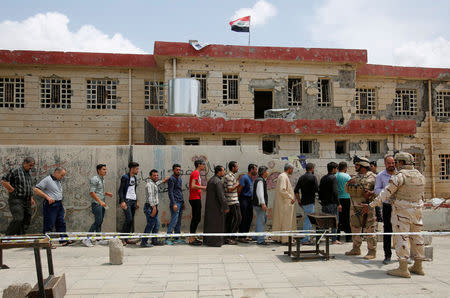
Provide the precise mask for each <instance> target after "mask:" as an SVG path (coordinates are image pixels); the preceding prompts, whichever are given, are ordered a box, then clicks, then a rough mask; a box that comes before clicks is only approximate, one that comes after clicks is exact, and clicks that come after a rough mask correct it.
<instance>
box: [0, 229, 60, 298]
mask: <svg viewBox="0 0 450 298" xmlns="http://www.w3.org/2000/svg"><path fill="white" fill-rule="evenodd" d="M24 236H28V237H29V236H31V237H35V239H33V238H28V239H27V240H31V241H24V240H25V238H22V239H20V238H17V239H14V242H10V241H8V240H7V239H6V240H5V239H1V238H0V265H1V269H9V267H8V266H7V265H5V264H3V250H4V249H11V248H29V247H31V248H33V249H34V261H35V265H36V274H37V281H38V283H37V284H36V285H35V286H34V288H33V289H32V290H31V292H30V293H29V294H28V297H64V295H65V294H66V292H67V289H66V277H65V274H63V275H62V276H55V272H54V269H53V257H52V244H51V243H50V241H49V239H48V238H42V237H43V236H42V235H40V236H36V235H24ZM40 249H45V250H46V251H47V264H48V274H49V276H48V277H47V278H46V279H45V280H44V277H43V273H42V263H41V253H40Z"/></svg>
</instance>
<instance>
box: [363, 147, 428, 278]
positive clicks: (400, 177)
mask: <svg viewBox="0 0 450 298" xmlns="http://www.w3.org/2000/svg"><path fill="white" fill-rule="evenodd" d="M394 158H395V161H396V162H397V167H398V170H399V172H398V173H397V174H395V175H392V176H391V179H390V180H389V184H388V185H387V186H386V187H385V189H383V190H382V191H381V193H380V194H379V195H378V196H377V197H376V198H375V199H374V200H373V202H371V203H370V204H369V205H368V206H366V207H365V208H364V209H365V210H364V211H368V210H373V208H374V207H375V206H380V205H381V204H382V203H383V202H384V201H386V200H387V199H389V197H391V196H393V197H395V199H394V200H393V202H392V216H391V221H392V230H393V231H394V232H396V233H398V232H420V231H421V230H422V226H423V223H422V207H423V201H424V193H425V177H424V176H423V175H422V174H421V173H420V172H419V171H418V170H416V169H414V166H413V163H414V158H413V156H412V155H411V154H409V153H406V152H399V153H397V154H395V157H394ZM369 207H370V208H369ZM369 212H370V211H369ZM372 212H373V211H372ZM409 238H411V240H412V241H411V253H412V255H413V256H414V265H413V266H411V267H409V268H408V259H409V250H408V246H409V244H410V241H409ZM394 239H395V252H396V253H397V257H398V261H399V268H398V269H394V270H389V271H388V272H387V273H388V274H390V275H394V276H400V277H406V278H410V277H411V275H410V272H412V273H415V274H418V275H425V273H424V272H423V269H422V260H423V259H424V257H425V255H424V241H423V237H422V235H395V236H394Z"/></svg>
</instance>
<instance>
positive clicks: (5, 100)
mask: <svg viewBox="0 0 450 298" xmlns="http://www.w3.org/2000/svg"><path fill="white" fill-rule="evenodd" d="M24 89H25V87H24V79H23V78H0V108H23V107H25V101H24V99H25V96H24V94H25V90H24Z"/></svg>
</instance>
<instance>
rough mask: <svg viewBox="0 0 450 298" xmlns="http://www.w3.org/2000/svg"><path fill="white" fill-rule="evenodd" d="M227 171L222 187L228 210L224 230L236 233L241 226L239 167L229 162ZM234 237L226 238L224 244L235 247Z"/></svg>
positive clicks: (235, 163)
mask: <svg viewBox="0 0 450 298" xmlns="http://www.w3.org/2000/svg"><path fill="white" fill-rule="evenodd" d="M228 169H229V170H230V171H229V172H228V174H226V175H225V177H224V179H223V180H224V182H223V184H224V187H225V197H226V199H227V204H228V209H230V212H228V213H227V215H226V219H225V230H226V232H227V233H236V232H237V231H238V229H239V225H240V224H241V220H242V216H241V207H240V206H239V198H238V191H237V188H238V186H239V182H237V179H236V173H237V172H238V171H239V165H238V163H237V162H235V161H230V162H229V163H228ZM234 238H235V237H231V236H228V237H226V240H225V244H231V245H236V244H237V242H236V240H235V239H234Z"/></svg>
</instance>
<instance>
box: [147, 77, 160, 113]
mask: <svg viewBox="0 0 450 298" xmlns="http://www.w3.org/2000/svg"><path fill="white" fill-rule="evenodd" d="M144 85H145V92H144V95H145V96H144V97H145V109H146V110H162V109H164V83H163V82H154V81H145V82H144Z"/></svg>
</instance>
